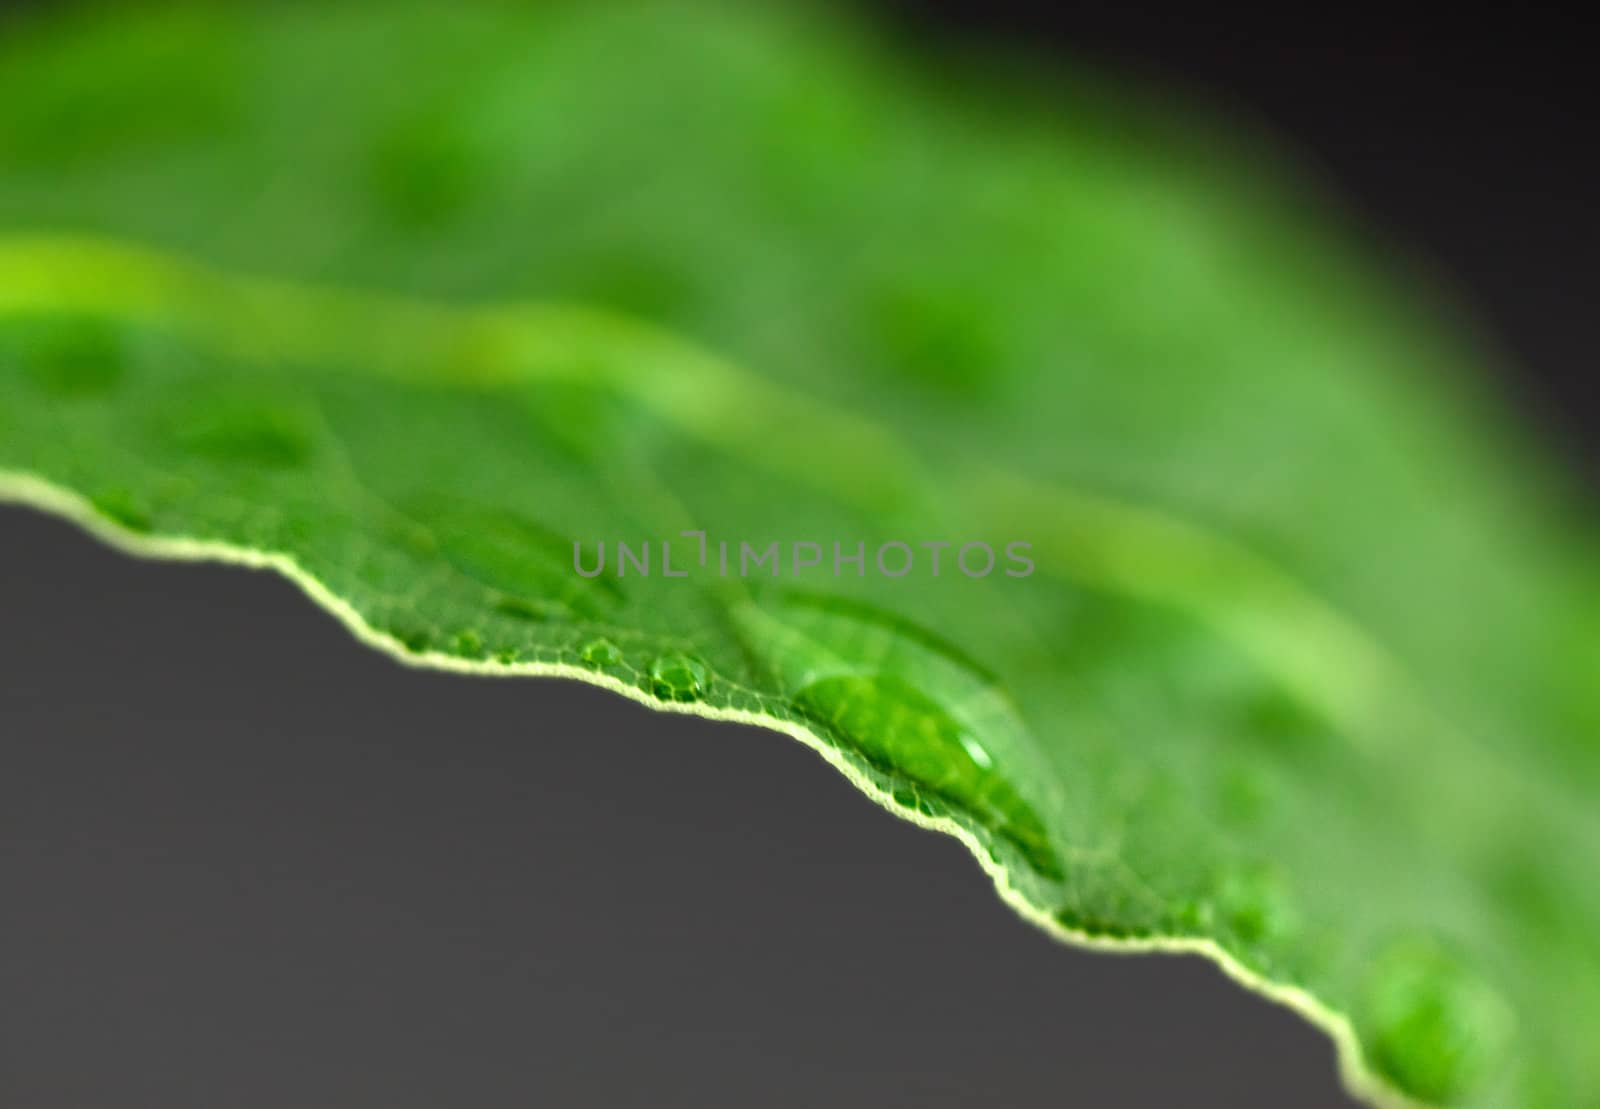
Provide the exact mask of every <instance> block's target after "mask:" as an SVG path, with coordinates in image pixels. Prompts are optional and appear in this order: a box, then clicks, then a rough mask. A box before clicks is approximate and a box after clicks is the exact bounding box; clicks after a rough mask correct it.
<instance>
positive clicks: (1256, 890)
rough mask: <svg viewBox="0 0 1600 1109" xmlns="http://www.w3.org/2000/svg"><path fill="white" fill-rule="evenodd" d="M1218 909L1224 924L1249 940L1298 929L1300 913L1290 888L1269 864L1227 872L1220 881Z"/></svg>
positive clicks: (1252, 940)
mask: <svg viewBox="0 0 1600 1109" xmlns="http://www.w3.org/2000/svg"><path fill="white" fill-rule="evenodd" d="M1215 900H1216V909H1217V912H1218V914H1219V915H1220V917H1221V920H1222V923H1223V924H1224V925H1225V926H1226V927H1228V928H1229V929H1231V930H1232V931H1233V933H1234V935H1236V936H1237V937H1238V938H1239V939H1241V940H1244V941H1245V942H1246V943H1258V942H1260V941H1262V940H1269V939H1273V938H1275V937H1279V936H1283V935H1286V934H1287V933H1289V932H1291V931H1293V930H1294V928H1295V926H1296V921H1297V917H1298V914H1297V913H1296V912H1295V908H1294V902H1293V898H1292V897H1291V895H1290V892H1289V889H1288V887H1287V886H1286V885H1285V884H1284V881H1283V879H1282V878H1281V877H1280V876H1279V875H1278V873H1277V872H1276V871H1274V870H1272V869H1270V868H1268V867H1265V866H1250V867H1239V868H1237V869H1233V870H1229V871H1227V872H1226V873H1225V874H1224V875H1223V876H1222V878H1221V880H1220V881H1219V882H1218V883H1217V889H1216V898H1215Z"/></svg>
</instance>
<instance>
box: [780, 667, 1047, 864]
mask: <svg viewBox="0 0 1600 1109" xmlns="http://www.w3.org/2000/svg"><path fill="white" fill-rule="evenodd" d="M795 703H796V704H797V705H799V706H800V707H801V708H802V709H803V710H804V711H805V712H806V713H807V714H808V715H810V716H811V717H813V718H814V719H815V720H817V721H818V722H819V723H821V724H823V725H825V726H826V727H828V728H829V729H830V730H831V731H832V732H833V733H834V734H835V735H836V736H837V737H838V738H839V739H840V740H841V741H842V742H844V743H847V744H848V745H849V746H850V747H851V748H852V749H854V750H855V751H856V752H857V753H858V754H859V755H861V756H862V757H863V758H865V759H866V760H867V762H868V763H870V764H871V765H873V766H875V767H877V768H878V769H880V770H882V771H885V772H886V773H889V774H891V775H893V776H894V777H896V778H898V779H901V780H903V781H905V782H907V783H909V785H911V786H912V787H914V789H915V791H916V793H918V794H926V795H928V796H930V797H931V798H934V799H936V800H937V801H939V802H942V803H943V804H944V805H945V806H946V808H947V809H956V810H959V811H960V812H962V813H964V814H966V815H967V816H969V817H970V818H971V819H974V820H976V821H978V822H979V823H980V824H982V825H984V826H986V827H988V828H989V829H990V830H992V831H993V832H995V833H996V834H998V835H1000V836H1003V837H1005V839H1006V840H1008V841H1009V842H1010V843H1012V844H1013V845H1014V846H1015V847H1017V848H1018V849H1019V850H1020V851H1021V852H1022V854H1023V856H1024V857H1025V858H1026V859H1027V861H1028V863H1029V864H1030V865H1031V866H1032V867H1033V868H1034V869H1035V870H1037V871H1039V872H1040V873H1042V874H1046V875H1059V874H1060V873H1061V872H1062V870H1061V862H1060V860H1059V859H1058V858H1057V857H1056V854H1055V852H1054V851H1053V850H1052V849H1051V847H1050V838H1049V832H1048V830H1047V829H1046V828H1045V826H1044V823H1043V822H1042V821H1041V820H1040V819H1039V816H1038V814H1037V813H1035V812H1034V811H1033V809H1032V808H1031V807H1030V806H1029V805H1028V804H1027V802H1026V801H1024V800H1023V799H1022V797H1021V795H1019V794H1018V793H1017V791H1016V789H1015V788H1014V787H1013V786H1012V785H1011V784H1010V783H1009V782H1007V781H1006V780H1005V779H1004V778H1002V777H1001V776H1000V775H999V774H997V773H996V772H995V771H994V769H993V759H992V758H991V757H990V755H989V753H988V751H987V750H985V749H984V748H983V746H982V745H981V744H979V743H978V741H977V740H976V739H975V738H974V737H973V736H972V735H971V734H970V732H968V731H967V730H966V729H964V728H962V727H961V725H960V724H959V723H957V722H956V720H954V719H953V718H952V717H951V716H950V715H949V714H948V713H947V712H945V711H944V709H943V708H941V707H940V706H939V704H938V703H937V702H936V701H934V700H933V699H932V698H930V697H928V696H927V695H926V694H924V693H923V692H921V691H920V690H918V689H916V688H915V687H913V686H912V685H911V684H910V683H908V682H906V681H905V680H904V679H902V678H899V677H896V676H893V675H887V674H880V675H875V676H858V675H842V676H837V677H830V678H823V679H821V680H820V681H816V682H812V683H811V684H810V685H808V686H806V687H805V688H804V689H802V690H800V691H799V692H798V693H797V694H796V695H795ZM908 796H909V797H912V798H913V799H914V795H912V794H908ZM897 799H898V795H897ZM902 803H905V802H902Z"/></svg>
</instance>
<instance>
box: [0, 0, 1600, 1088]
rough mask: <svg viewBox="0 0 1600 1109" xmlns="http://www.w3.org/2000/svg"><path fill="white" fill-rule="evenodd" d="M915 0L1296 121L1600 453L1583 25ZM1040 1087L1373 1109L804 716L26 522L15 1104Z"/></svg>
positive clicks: (1581, 447)
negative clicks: (1037, 895) (396, 649)
mask: <svg viewBox="0 0 1600 1109" xmlns="http://www.w3.org/2000/svg"><path fill="white" fill-rule="evenodd" d="M892 7H893V8H894V9H896V10H895V11H894V13H893V14H894V20H895V24H896V26H898V27H900V28H901V29H902V32H903V33H905V34H907V35H908V36H910V37H921V36H932V37H935V38H944V39H948V38H951V37H956V38H963V39H971V38H974V37H980V38H981V37H984V36H988V37H991V38H994V39H995V40H996V41H1000V42H1010V43H1013V44H1014V43H1016V42H1019V41H1025V42H1027V43H1030V44H1032V46H1033V47H1035V48H1036V49H1039V50H1041V51H1056V52H1058V53H1062V54H1070V55H1072V56H1075V57H1088V58H1089V59H1091V60H1093V61H1096V62H1098V63H1100V64H1102V65H1105V66H1109V67H1111V68H1114V69H1120V70H1122V71H1126V72H1131V73H1132V74H1134V75H1135V76H1136V77H1139V78H1141V79H1143V80H1144V81H1146V82H1154V83H1156V84H1157V85H1163V86H1165V87H1167V88H1170V89H1172V90H1174V91H1175V93H1176V94H1178V95H1180V96H1184V97H1191V98H1192V97H1194V96H1199V97H1201V98H1203V99H1206V100H1209V101H1210V102H1212V103H1213V104H1218V105H1220V106H1221V108H1222V109H1223V110H1227V111H1231V112H1232V113H1234V114H1235V115H1236V116H1239V117H1240V118H1241V119H1242V120H1244V121H1245V122H1246V123H1247V124H1248V125H1253V126H1258V127H1263V128H1266V129H1267V130H1268V131H1270V132H1274V133H1276V134H1277V135H1278V136H1279V137H1280V138H1281V139H1283V140H1284V141H1286V142H1287V143H1288V144H1289V145H1290V146H1291V147H1292V148H1295V149H1297V150H1298V151H1299V153H1300V155H1301V156H1302V158H1303V159H1307V160H1309V161H1310V162H1311V163H1312V164H1313V165H1315V166H1318V167H1320V168H1321V170H1322V172H1323V177H1324V178H1325V179H1326V181H1327V182H1328V185H1329V187H1330V188H1331V189H1333V190H1334V191H1335V192H1336V193H1338V194H1339V195H1341V196H1342V197H1343V198H1344V199H1345V200H1346V202H1347V203H1348V204H1349V205H1350V207H1351V210H1352V211H1353V212H1354V213H1355V215H1356V218H1357V219H1358V220H1359V221H1360V223H1361V224H1362V225H1363V226H1364V227H1366V228H1367V231H1368V233H1369V234H1370V235H1371V236H1372V237H1373V238H1374V240H1375V241H1378V242H1381V243H1383V244H1387V245H1389V246H1390V247H1393V248H1395V249H1398V250H1400V251H1402V252H1404V253H1405V254H1406V255H1407V256H1409V257H1410V258H1412V259H1417V260H1420V261H1421V262H1422V263H1423V264H1426V265H1429V266H1431V267H1432V268H1433V270H1434V272H1435V273H1436V274H1437V275H1439V276H1440V277H1441V278H1443V279H1444V280H1447V281H1448V282H1450V283H1452V284H1453V285H1455V286H1456V289H1457V293H1458V297H1459V299H1460V300H1461V301H1462V302H1463V303H1465V304H1466V305H1467V306H1468V308H1469V309H1471V310H1472V312H1473V313H1474V315H1475V316H1476V318H1478V319H1479V320H1480V322H1481V324H1482V327H1483V330H1484V333H1485V336H1486V341H1488V342H1489V343H1491V344H1493V345H1495V346H1497V347H1498V348H1500V349H1501V350H1503V351H1504V352H1505V354H1506V357H1505V359H1504V365H1505V366H1506V367H1507V370H1506V373H1505V376H1504V379H1503V380H1504V384H1505V388H1506V392H1507V394H1508V397H1509V398H1510V401H1509V403H1513V404H1520V405H1523V406H1525V407H1526V408H1527V409H1528V411H1529V413H1531V416H1532V418H1534V419H1536V420H1539V421H1542V425H1540V426H1542V428H1543V431H1542V432H1541V434H1543V435H1544V436H1545V437H1547V438H1548V439H1549V440H1550V441H1551V443H1552V446H1553V448H1554V449H1555V450H1556V451H1560V452H1565V454H1566V455H1567V457H1568V459H1569V460H1570V461H1571V463H1572V469H1573V472H1575V473H1584V472H1586V473H1588V474H1589V475H1590V476H1593V475H1594V474H1595V473H1596V472H1597V471H1600V465H1597V463H1600V451H1597V450H1596V449H1595V447H1594V445H1593V440H1594V435H1593V430H1594V428H1595V426H1596V418H1597V413H1596V400H1595V393H1596V390H1595V384H1594V373H1593V369H1592V365H1593V362H1592V353H1591V351H1592V349H1593V347H1592V343H1591V336H1590V332H1591V326H1592V324H1591V320H1592V318H1593V317H1592V316H1591V312H1590V306H1591V304H1592V303H1593V302H1594V296H1595V292H1596V289H1595V281H1594V278H1593V274H1592V268H1591V267H1592V266H1593V265H1594V259H1595V258H1596V256H1597V252H1596V248H1597V247H1600V233H1597V221H1596V215H1595V212H1594V208H1593V204H1592V195H1593V194H1594V192H1595V188H1594V178H1593V175H1592V170H1591V167H1590V163H1591V161H1592V159H1593V153H1592V147H1593V145H1594V143H1593V140H1594V127H1593V120H1594V112H1593V109H1594V104H1593V96H1592V93H1591V92H1590V90H1589V89H1588V88H1587V87H1586V81H1585V78H1584V75H1583V73H1582V72H1581V70H1580V68H1579V66H1578V64H1577V62H1578V58H1577V53H1576V52H1577V49H1578V48H1579V47H1580V46H1581V44H1582V41H1583V40H1582V39H1581V38H1580V37H1579V36H1578V35H1577V34H1576V30H1575V29H1572V28H1561V27H1556V26H1533V25H1531V24H1518V25H1516V26H1506V25H1504V24H1501V23H1491V22H1489V17H1488V16H1484V17H1481V19H1482V20H1483V21H1482V22H1480V23H1476V24H1474V23H1473V22H1471V20H1472V18H1473V17H1471V16H1470V15H1469V14H1467V13H1466V12H1464V11H1462V10H1459V9H1458V10H1456V11H1455V12H1453V13H1452V14H1451V17H1450V20H1449V22H1448V24H1447V25H1446V24H1432V23H1429V22H1428V21H1426V20H1424V19H1421V18H1412V17H1408V16H1407V15H1406V14H1405V13H1403V12H1401V11H1399V10H1397V9H1388V10H1386V11H1385V12H1384V13H1382V14H1380V15H1373V16H1363V15H1360V14H1356V13H1354V12H1352V11H1351V10H1349V9H1341V14H1339V15H1337V16H1335V15H1333V14H1330V13H1329V12H1313V13H1310V14H1309V15H1307V14H1306V13H1304V12H1296V13H1295V14H1294V15H1293V16H1289V15H1283V16H1279V17H1275V19H1274V17H1268V18H1267V19H1265V20H1263V19H1262V18H1261V17H1260V16H1252V17H1250V18H1249V19H1246V18H1245V17H1243V16H1237V17H1230V16H1226V15H1219V14H1218V13H1216V12H1196V13H1189V14H1182V13H1174V12H1161V11H1157V10H1155V9H1153V8H1140V7H1130V6H1127V5H1117V6H1115V7H1114V8H1113V7H1111V6H1107V7H1104V8H1093V7H1086V8H1078V9H1072V10H1071V12H1070V14H1062V11H1063V9H1062V8H1060V7H1058V6H1051V7H1050V8H1048V9H1047V8H1045V7H1044V6H1042V5H1019V4H1005V3H990V4H985V5H978V4H912V3H900V4H896V5H893V6H892ZM4 29H5V27H4V23H3V22H0V34H3V33H4ZM3 110H4V108H3V106H0V111H3ZM0 172H3V166H0ZM1024 1103H1030V1104H1052V1105H1082V1106H1102V1105H1107V1106H1111V1105H1117V1106H1121V1105H1126V1106H1164V1105H1168V1104H1177V1103H1182V1104H1189V1105H1201V1106H1213V1105H1214V1106H1241V1107H1249V1106H1263V1107H1265V1106H1282V1105H1295V1106H1304V1107H1308V1109H1316V1107H1323V1106H1339V1105H1347V1104H1349V1103H1348V1101H1347V1099H1345V1098H1344V1096H1343V1095H1342V1094H1341V1093H1340V1091H1339V1089H1338V1085H1337V1082H1336V1080H1335V1077H1334V1072H1333V1061H1332V1052H1331V1049H1330V1047H1329V1045H1328V1044H1327V1043H1326V1041H1325V1040H1324V1039H1323V1038H1322V1037H1321V1036H1320V1035H1319V1034H1317V1033H1316V1032H1314V1031H1312V1030H1311V1029H1310V1028H1309V1027H1307V1026H1305V1025H1304V1024H1303V1023H1302V1022H1300V1021H1299V1020H1298V1018H1295V1017H1294V1016H1292V1015H1291V1014H1289V1013H1287V1012H1286V1011H1282V1010H1279V1009H1277V1008H1275V1007H1273V1006H1271V1005H1270V1004H1268V1003H1267V1002H1265V1001H1262V1000H1260V999H1257V998H1255V997H1253V996H1251V995H1249V994H1247V993H1245V992H1244V991H1243V990H1241V989H1239V988H1237V987H1235V986H1233V985H1231V984H1230V983H1228V982H1227V981H1226V980H1225V979H1224V978H1223V977H1222V976H1221V974H1220V973H1219V972H1217V971H1216V970H1214V969H1213V968H1212V967H1210V966H1209V965H1208V964H1206V963H1204V962H1202V961H1200V960H1197V959H1191V958H1154V957H1141V958H1121V957H1114V956H1105V955H1092V954H1088V953H1084V952H1080V951H1076V950H1072V949H1068V948H1065V947H1062V946H1060V945H1057V944H1055V943H1053V942H1052V941H1050V940H1048V939H1047V938H1045V937H1044V936H1043V935H1041V934H1039V933H1037V932H1035V931H1034V930H1032V929H1031V928H1029V927H1028V926H1026V925H1024V924H1023V923H1022V922H1020V921H1019V920H1017V919H1016V918H1015V917H1014V916H1013V915H1012V914H1011V913H1010V912H1009V910H1007V909H1005V908H1004V907H1003V906H1002V905H1001V904H1000V902H999V901H998V900H997V899H996V898H995V897H994V896H993V894H992V893H991V891H990V889H989V886H988V883H987V881H986V880H985V879H984V878H983V876H982V875H981V874H980V872H979V871H978V869H977V867H976V865H974V864H973V863H972V862H971V860H970V859H969V858H968V857H967V856H966V854H965V852H964V851H963V850H962V849H961V848H960V847H959V846H958V845H956V844H955V843H954V842H953V841H951V840H948V839H945V838H942V837H938V836H933V835H930V834H927V833H924V832H921V831H918V830H916V829H914V828H911V827H910V826H908V825H905V824H903V823H900V822H899V821H897V820H895V819H894V818H893V817H891V816H889V815H888V814H886V813H883V812H881V811H879V810H878V809H876V808H875V807H874V806H872V805H871V804H870V803H868V802H867V801H865V800H864V799H863V798H861V797H860V796H859V795H858V794H857V793H855V791H854V790H853V789H852V788H850V787H849V786H848V785H846V784H845V783H844V781H843V780H842V779H840V778H839V777H838V776H837V775H836V774H834V772H833V771H831V770H829V769H828V768H827V767H826V766H825V765H824V764H823V763H822V762H821V761H820V760H819V759H817V758H815V757H814V756H812V755H811V754H810V753H808V752H806V751H805V750H803V749H802V748H800V747H799V746H798V745H797V744H794V743H792V742H790V741H789V740H787V739H784V738H782V737H780V736H778V735H776V734H773V733H767V732H761V731H757V730H754V729H748V728H741V727H735V726H731V725H714V724H711V723H708V722H704V721H699V720H693V719H690V718H683V717H673V716H663V715H659V714H653V713H650V712H648V711H647V710H645V709H643V708H641V707H638V706H635V705H632V704H630V703H627V702H624V701H622V700H620V699H618V698H615V697H613V696H611V695H609V694H606V693H603V692H601V691H599V690H595V689H590V688H587V687H583V686H578V685H574V684H568V683H556V682H534V681H491V680H485V679H469V678H462V677H458V676H450V675H442V674H433V673H425V672H418V671H408V670H405V669H403V668H402V667H400V666H398V665H396V664H395V663H393V662H391V661H389V660H388V659H386V658H384V657H381V656H379V655H377V654H374V653H372V652H370V651H367V650H366V649H364V648H362V647H360V646H358V645H357V644H356V643H354V642H353V641H352V640H350V639H349V637H348V636H347V635H346V634H345V633H344V632H343V631H342V630H341V629H340V628H339V627H338V626H337V625H336V624H335V623H334V622H333V621H332V620H331V619H330V618H329V617H327V616H325V615H323V614H322V613H320V612H318V611H317V610H315V609H314V608H313V607H312V606H311V605H310V604H309V603H308V602H306V601H304V600H303V599H302V598H301V597H299V596H298V595H297V594H296V592H295V590H294V589H293V588H292V587H291V586H289V585H288V584H287V583H286V582H283V581H280V580H278V579H276V578H274V577H271V576H268V575H264V574H253V573H248V572H245V571H241V570H234V569H225V568H219V567H190V566H175V565H166V564H150V563H140V562H136V561H133V560H129V559H126V558H124V557H122V556H120V555H117V554H114V553H112V552H111V551H109V550H106V549H103V548H101V547H99V546H97V545H95V544H94V543H92V542H91V541H90V540H88V539H86V538H84V537H83V536H82V535H80V534H79V533H77V532H76V531H75V530H74V529H73V528H71V527H70V526H68V525H66V524H63V523H60V522H57V521H51V520H46V519H44V518H42V517H39V516H37V515H34V514H32V513H29V512H25V511H22V510H17V509H0V1106H3V1107H9V1106H19V1107H26V1109H58V1107H60V1109H64V1107H69V1106H70V1107H72V1109H98V1107H106V1109H124V1107H132V1106H139V1107H146V1106H148V1107H151V1109H156V1107H160V1109H187V1107H194V1109H202V1107H203V1109H214V1107H224V1106H225V1107H230V1109H231V1107H239V1109H254V1107H262V1109H266V1107H272V1109H286V1107H294V1109H317V1107H323V1106H326V1107H329V1109H366V1107H374V1109H376V1107H384V1109H390V1107H393V1109H405V1107H411V1106H415V1107H418V1109H423V1107H427V1109H437V1107H441V1106H451V1107H461V1109H488V1107H500V1106H507V1107H509V1106H528V1105H539V1104H548V1105H563V1106H564V1105H581V1106H587V1105H595V1106H634V1105H636V1106H676V1105H682V1106H721V1105H727V1106H743V1105H774V1106H790V1105H793V1106H809V1105H819V1104H827V1105H838V1106H847V1105H848V1106H854V1105H860V1106H879V1107H881V1106H900V1105H903V1106H918V1107H923V1106H928V1107H932V1106H975V1105H1016V1104H1024Z"/></svg>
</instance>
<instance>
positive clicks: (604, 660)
mask: <svg viewBox="0 0 1600 1109" xmlns="http://www.w3.org/2000/svg"><path fill="white" fill-rule="evenodd" d="M578 657H579V658H581V659H583V661H584V662H587V663H588V664H589V665H590V666H615V665H616V664H617V663H619V662H621V661H622V652H621V651H620V650H618V649H617V645H616V644H615V643H613V642H611V640H609V639H591V640H590V641H589V642H587V643H585V644H584V645H583V649H582V650H581V651H579V652H578Z"/></svg>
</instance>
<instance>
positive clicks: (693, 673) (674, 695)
mask: <svg viewBox="0 0 1600 1109" xmlns="http://www.w3.org/2000/svg"><path fill="white" fill-rule="evenodd" d="M650 691H651V692H652V693H654V694H655V695H656V696H657V697H659V698H661V699H662V700H663V701H698V700H699V699H700V698H701V697H704V696H705V692H706V668H705V664H704V663H702V662H701V661H700V660H699V659H696V658H692V657H691V656H689V655H686V654H682V653H681V652H676V651H675V652H673V653H672V654H668V655H662V656H661V657H660V658H658V659H656V660H655V661H654V662H652V663H651V664H650Z"/></svg>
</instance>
